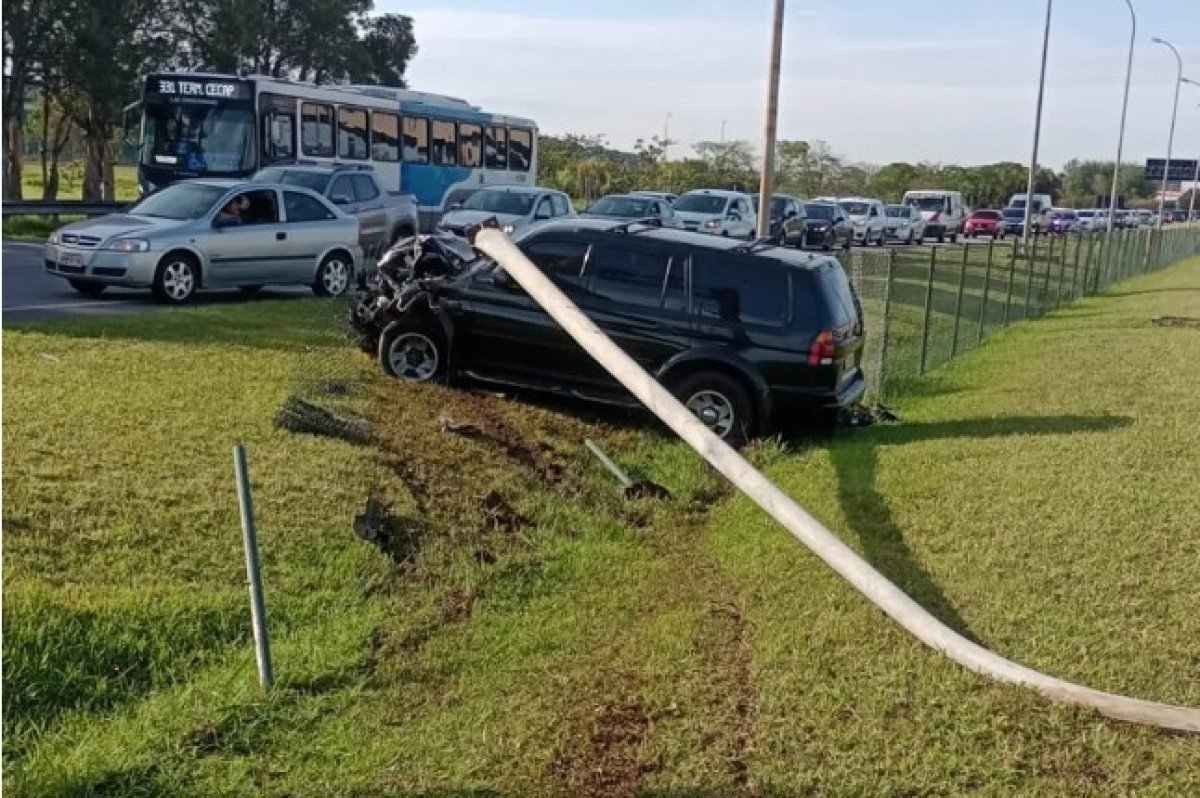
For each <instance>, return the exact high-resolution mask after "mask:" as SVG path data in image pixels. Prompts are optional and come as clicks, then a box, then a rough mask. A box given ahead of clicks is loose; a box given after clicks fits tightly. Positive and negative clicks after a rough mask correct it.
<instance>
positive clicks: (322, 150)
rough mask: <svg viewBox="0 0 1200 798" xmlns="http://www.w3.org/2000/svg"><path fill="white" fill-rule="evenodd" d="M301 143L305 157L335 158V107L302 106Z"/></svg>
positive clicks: (314, 104)
mask: <svg viewBox="0 0 1200 798" xmlns="http://www.w3.org/2000/svg"><path fill="white" fill-rule="evenodd" d="M300 120H301V124H300V141H301V149H302V150H303V151H304V154H305V155H318V156H322V157H325V158H332V157H333V106H331V105H318V104H316V103H304V104H302V105H301V106H300Z"/></svg>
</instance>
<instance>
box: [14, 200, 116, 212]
mask: <svg viewBox="0 0 1200 798" xmlns="http://www.w3.org/2000/svg"><path fill="white" fill-rule="evenodd" d="M128 205H129V203H127V202H98V201H93V200H50V201H44V200H5V201H4V202H3V203H2V204H0V212H2V214H3V215H4V216H103V215H104V214H106V213H116V212H118V211H121V210H124V209H125V208H126V207H127V206H128Z"/></svg>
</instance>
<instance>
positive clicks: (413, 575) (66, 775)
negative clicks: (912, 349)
mask: <svg viewBox="0 0 1200 798" xmlns="http://www.w3.org/2000/svg"><path fill="white" fill-rule="evenodd" d="M341 313H342V308H341V307H340V306H339V305H338V304H336V303H330V302H326V301H319V300H308V299H305V300H291V301H284V300H264V301H258V302H249V303H245V304H237V305H209V306H205V307H199V308H195V309H189V310H184V311H172V312H162V313H149V314H139V315H136V316H129V317H94V318H88V319H82V320H72V321H65V322H52V323H51V322H47V323H40V324H37V325H33V326H23V327H20V328H9V329H6V330H5V335H4V366H5V369H4V377H3V379H4V392H5V399H6V403H5V418H4V421H5V424H4V493H5V496H4V531H5V541H4V543H5V555H6V556H5V569H4V633H5V634H4V651H3V654H4V744H5V753H6V763H5V772H4V787H5V789H6V791H12V793H13V794H14V795H30V796H38V795H47V796H49V795H99V794H105V795H134V794H136V795H164V796H166V795H172V796H175V795H212V794H228V795H279V796H283V795H298V794H302V795H310V794H319V795H326V794H337V795H363V796H366V795H380V794H394V795H424V796H429V795H439V796H449V795H474V796H482V795H514V796H515V795H533V794H563V795H597V796H599V795H616V796H620V795H634V794H645V795H664V796H666V795H670V796H681V795H706V796H718V795H730V794H748V795H752V794H764V795H805V794H825V793H839V794H853V795H868V794H907V795H934V794H958V793H984V794H997V795H999V794H1005V795H1007V794H1014V793H1023V794H1045V795H1063V794H1089V793H1090V794H1112V793H1129V792H1143V793H1148V794H1161V795H1184V794H1190V793H1194V792H1196V791H1197V790H1200V741H1198V740H1196V739H1194V738H1190V737H1184V736H1177V735H1168V734H1163V733H1158V732H1155V731H1152V730H1149V729H1144V728H1139V727H1134V726H1130V725H1125V724H1119V723H1114V722H1110V721H1106V720H1104V719H1102V718H1099V717H1097V716H1095V715H1093V714H1091V713H1087V712H1082V711H1078V710H1073V709H1066V708H1062V707H1057V706H1052V705H1049V704H1047V703H1046V702H1044V701H1042V700H1040V699H1038V698H1037V697H1036V696H1035V695H1032V694H1030V693H1029V692H1027V691H1024V690H1020V689H1015V688H1011V687H1002V686H997V685H993V684H991V683H989V682H987V681H985V680H983V679H981V678H980V677H976V676H974V675H971V674H969V673H967V672H966V671H964V670H962V669H961V668H959V667H957V666H955V665H952V664H950V663H949V662H947V661H945V660H943V659H942V658H940V657H939V656H938V655H937V654H935V653H933V652H931V651H929V650H927V649H925V648H924V647H923V646H921V645H920V644H918V643H916V642H915V641H913V640H911V639H910V638H908V637H907V636H906V635H905V634H904V633H902V632H901V631H900V630H899V629H898V628H897V627H895V626H894V625H893V624H891V623H890V622H889V621H887V620H886V619H885V618H884V617H883V616H882V615H881V614H880V613H879V612H878V611H875V610H874V609H872V608H871V607H870V605H869V604H867V602H866V601H865V600H864V599H862V598H861V597H860V596H858V595H857V594H855V593H853V592H852V591H851V590H850V589H849V588H848V587H846V586H845V585H844V584H842V583H841V582H840V581H838V580H837V579H836V578H835V577H834V576H833V575H832V574H831V573H830V572H829V571H828V570H827V569H826V568H825V567H824V566H822V565H821V564H820V563H819V562H818V561H817V560H816V558H815V557H813V556H812V555H810V554H808V553H807V552H806V551H804V550H802V549H801V548H799V547H798V546H797V545H796V544H795V543H794V542H793V541H792V539H791V538H790V537H789V536H787V535H785V534H784V533H782V532H781V531H780V530H778V529H777V528H775V527H774V526H773V525H772V524H771V523H769V522H768V521H766V519H765V518H764V517H763V516H762V514H761V513H759V512H758V511H756V510H755V509H754V508H753V507H752V506H750V505H749V503H748V502H745V501H744V500H740V499H738V498H736V497H733V496H730V495H729V492H728V490H727V488H725V486H724V485H723V484H721V483H720V482H718V481H717V480H716V478H715V477H713V476H712V475H711V474H710V473H709V472H708V471H707V469H705V468H704V467H702V466H700V465H699V464H698V463H697V461H696V458H695V457H694V456H693V455H692V454H691V453H690V452H689V451H688V450H687V449H686V447H684V446H682V445H681V444H678V443H674V442H671V441H670V440H669V439H667V438H666V437H665V436H663V435H661V434H659V433H658V432H657V431H656V430H655V429H654V428H653V427H652V426H650V425H648V424H643V423H637V422H636V419H631V418H629V417H626V416H624V415H620V414H617V415H614V414H611V413H605V414H601V415H598V416H596V415H593V414H592V411H585V410H581V409H579V408H576V407H571V406H562V405H558V404H551V405H545V404H541V403H533V402H528V401H514V400H512V399H508V398H501V397H497V396H494V395H491V394H486V393H471V392H466V391H463V390H455V389H446V388H440V387H437V386H405V385H400V384H397V383H394V382H390V381H385V380H383V379H382V378H381V377H380V376H379V375H378V370H377V369H376V367H375V366H374V364H373V362H372V361H371V359H370V358H368V357H367V356H365V355H361V354H359V353H357V352H355V351H354V350H352V349H351V348H349V347H348V346H347V344H346V343H345V342H344V340H343V339H342V337H341V335H340V333H339V330H338V321H337V320H338V319H339V318H340V315H341ZM1160 315H1174V316H1194V317H1200V260H1193V261H1191V262H1189V263H1187V264H1184V265H1180V266H1176V267H1174V268H1173V269H1170V270H1167V271H1164V272H1159V273H1156V274H1154V275H1150V276H1146V277H1143V278H1140V279H1138V280H1135V281H1130V282H1126V283H1122V284H1120V285H1118V286H1115V287H1113V288H1112V289H1111V291H1110V293H1109V294H1108V295H1106V296H1102V297H1097V298H1089V299H1086V300H1083V301H1081V302H1079V303H1077V304H1075V305H1072V306H1071V307H1070V308H1068V309H1065V310H1063V311H1061V312H1059V313H1055V314H1051V315H1049V316H1047V317H1046V318H1044V319H1040V320H1038V321H1034V322H1031V323H1029V324H1028V325H1019V326H1017V327H1014V328H1012V329H1010V330H1007V331H1004V332H1002V333H999V334H997V335H995V336H994V337H993V338H991V339H990V340H989V341H988V342H987V343H986V344H985V345H984V346H982V347H980V348H979V349H978V350H976V351H974V352H971V353H969V354H968V355H966V356H965V357H963V358H961V359H959V360H957V361H954V362H953V363H951V364H950V365H948V366H947V367H944V368H941V369H938V370H936V371H935V372H934V373H933V374H931V375H930V376H929V377H928V378H926V379H925V380H923V381H921V382H920V383H917V384H916V385H915V387H916V388H917V390H914V391H913V392H912V393H910V394H908V395H907V396H905V397H903V398H900V399H898V400H894V401H893V404H894V405H895V406H896V407H897V409H898V410H899V412H900V415H901V417H902V419H903V423H901V424H899V425H896V426H888V427H876V428H871V429H866V430H861V431H856V432H852V433H849V432H848V433H846V434H844V435H839V436H837V437H835V438H834V439H832V440H822V441H802V440H801V441H791V442H788V443H781V442H778V441H768V442H764V443H760V444H758V445H756V446H755V447H752V448H751V449H750V450H749V454H750V456H751V458H752V459H754V460H755V461H756V462H757V463H758V464H759V465H760V466H762V467H764V468H766V469H767V470H768V472H769V473H770V474H771V475H772V476H773V477H774V478H776V479H777V480H778V481H779V482H780V483H781V484H782V485H783V486H784V487H785V488H786V489H787V490H788V491H789V492H791V493H792V494H793V495H794V496H796V497H797V498H798V499H799V500H800V501H801V503H802V504H804V505H805V506H806V507H808V508H809V509H810V510H811V511H812V512H814V513H815V514H816V515H817V516H818V517H819V518H821V519H822V520H824V521H825V522H826V523H827V524H829V525H830V526H831V528H833V529H834V530H835V531H837V532H838V533H839V534H840V535H841V536H842V537H843V538H844V539H845V540H847V541H848V542H849V543H851V545H854V546H856V547H857V548H859V549H860V550H861V551H862V552H863V553H864V554H865V556H867V557H868V559H870V560H871V561H872V562H873V563H874V564H875V565H876V567H878V568H879V569H880V570H882V571H883V572H884V573H886V574H889V575H890V576H892V578H894V579H895V580H896V581H897V582H898V583H900V584H901V585H902V586H903V587H904V588H905V589H906V590H908V591H909V592H910V593H911V594H912V595H913V596H914V597H915V598H916V599H917V600H918V601H920V602H922V603H923V604H924V605H925V606H927V607H929V608H930V609H931V610H933V611H934V612H935V613H937V614H939V615H940V616H941V617H943V618H945V619H946V620H947V621H948V622H949V623H951V624H953V625H955V626H957V627H958V628H960V629H962V630H964V631H966V632H968V633H969V634H970V635H972V636H974V637H975V638H977V639H978V640H979V641H980V642H982V643H983V644H985V645H988V646H990V647H992V648H994V649H995V650H997V651H999V652H1000V653H1002V654H1005V655H1006V656H1010V657H1013V658H1015V659H1017V660H1019V661H1021V662H1023V663H1025V664H1028V665H1031V666H1034V667H1039V668H1043V669H1045V670H1048V671H1050V672H1052V673H1054V674H1056V675H1060V676H1064V677H1066V678H1071V679H1076V680H1079V681H1082V682H1084V683H1087V684H1089V685H1091V686H1094V687H1099V688H1103V689H1109V690H1114V691H1118V692H1127V693H1131V694H1134V695H1137V696H1139V697H1144V698H1151V699H1157V700H1162V701H1172V702H1178V703H1185V704H1190V705H1197V704H1200V672H1198V671H1197V664H1196V663H1197V662H1200V613H1197V612H1196V611H1195V607H1196V590H1195V585H1196V584H1197V581H1198V579H1200V536H1198V535H1200V533H1198V530H1200V492H1198V491H1196V490H1195V484H1196V480H1197V472H1196V468H1195V462H1196V458H1195V452H1196V451H1197V450H1198V449H1200V431H1198V430H1197V427H1196V425H1195V418H1196V417H1197V415H1198V414H1200V396H1198V395H1197V392H1196V390H1195V382H1194V367H1193V364H1194V363H1195V362H1197V359H1198V358H1200V331H1197V330H1193V329H1188V328H1183V327H1176V328H1163V327H1157V326H1154V325H1153V324H1151V322H1150V319H1151V317H1153V316H1160ZM1148 387H1149V388H1152V390H1147V388H1148ZM290 396H299V397H302V398H305V399H308V400H310V401H312V402H315V403H318V404H320V405H322V406H324V407H327V408H330V409H333V410H336V411H337V412H340V413H342V414H345V415H356V416H361V417H362V418H364V419H367V420H368V421H370V423H371V428H372V436H371V440H370V442H369V443H367V444H365V445H356V444H352V443H348V442H344V441H341V440H335V439H331V438H327V437H314V436H310V435H299V434H296V433H292V432H288V431H284V430H281V429H277V428H275V427H274V425H273V423H272V419H273V417H274V416H275V414H276V412H277V410H278V409H279V407H280V406H281V405H282V404H283V403H284V402H285V401H286V400H287V399H288V397H290ZM446 422H452V423H453V424H469V425H472V430H471V433H470V434H469V435H461V434H454V433H449V432H445V431H443V428H444V427H445V426H446ZM584 437H592V438H594V439H596V440H599V441H600V442H601V443H602V444H603V445H604V446H605V448H606V449H608V450H609V452H610V453H611V454H612V455H613V456H614V457H615V458H616V459H618V460H619V461H621V462H623V463H625V464H627V465H628V466H629V467H631V468H633V469H634V471H635V472H636V473H637V475H639V476H645V477H649V478H653V479H655V480H657V481H658V482H660V483H662V484H664V485H666V486H667V487H668V488H669V489H670V490H671V491H672V493H673V494H674V498H673V499H672V500H670V501H666V502H659V501H653V500H639V501H635V502H632V503H627V502H623V501H622V500H620V498H619V497H618V495H617V492H616V488H615V485H614V483H613V482H612V481H611V479H610V478H609V477H607V475H606V474H604V473H603V472H602V471H601V470H600V469H599V468H598V467H597V466H596V465H595V464H594V463H593V462H592V461H591V460H590V458H589V456H587V455H586V454H585V453H584V452H583V449H582V442H583V438H584ZM237 441H244V442H246V443H247V445H248V447H249V453H250V468H251V473H252V477H253V481H254V490H255V503H256V509H257V515H258V521H259V529H260V542H261V546H262V550H263V559H264V577H265V580H266V589H267V602H268V611H269V615H270V621H271V627H272V632H273V636H274V637H273V649H274V654H275V666H276V667H275V669H276V674H277V680H278V683H277V686H276V689H275V690H273V691H272V692H271V693H270V694H269V695H264V694H263V693H262V692H261V691H260V690H259V689H258V688H257V685H256V681H255V676H254V663H253V654H252V651H251V646H250V633H249V619H248V608H247V596H246V590H245V586H244V571H243V563H242V559H241V557H242V554H241V549H240V533H239V529H238V517H237V509H236V500H235V495H234V491H233V484H232V463H231V459H232V458H231V453H230V449H231V446H232V444H233V443H234V442H237ZM371 494H374V495H376V496H378V497H379V498H380V499H382V500H383V501H384V502H386V503H388V504H390V506H391V512H392V516H393V517H392V519H391V521H390V522H389V524H388V526H387V530H388V534H389V537H390V542H389V543H388V544H387V545H384V546H382V547H378V548H377V547H375V546H373V545H371V544H368V543H366V542H364V541H363V540H360V539H359V538H358V537H357V536H356V535H355V533H354V531H353V529H352V521H353V517H354V515H355V514H356V513H359V512H361V511H362V508H363V505H364V503H365V501H366V499H367V497H368V495H371Z"/></svg>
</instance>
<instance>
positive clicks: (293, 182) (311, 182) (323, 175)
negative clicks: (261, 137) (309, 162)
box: [254, 167, 329, 194]
mask: <svg viewBox="0 0 1200 798" xmlns="http://www.w3.org/2000/svg"><path fill="white" fill-rule="evenodd" d="M254 182H255V183H287V184H288V185H290V186H300V187H302V188H310V189H312V190H313V191H315V192H317V193H318V194H322V193H324V191H325V184H326V183H328V182H329V173H328V172H308V171H305V170H303V169H280V168H278V167H272V168H270V169H259V170H258V172H257V173H256V174H255V175H254Z"/></svg>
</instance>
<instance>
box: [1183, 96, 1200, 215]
mask: <svg viewBox="0 0 1200 798" xmlns="http://www.w3.org/2000/svg"><path fill="white" fill-rule="evenodd" d="M1183 82H1184V83H1190V84H1192V85H1193V86H1200V81H1195V80H1192V79H1190V78H1184V79H1183ZM1197 191H1200V158H1197V159H1196V172H1195V174H1193V175H1192V190H1191V192H1190V193H1189V194H1188V218H1187V221H1188V223H1189V224H1191V222H1192V215H1193V214H1194V213H1195V212H1196V192H1197Z"/></svg>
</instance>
